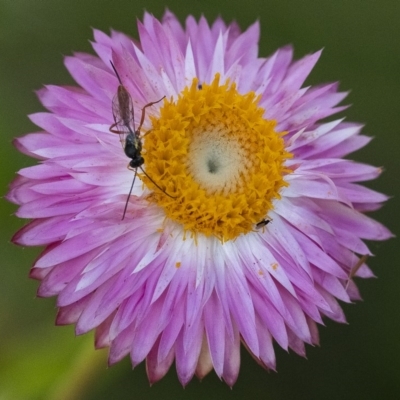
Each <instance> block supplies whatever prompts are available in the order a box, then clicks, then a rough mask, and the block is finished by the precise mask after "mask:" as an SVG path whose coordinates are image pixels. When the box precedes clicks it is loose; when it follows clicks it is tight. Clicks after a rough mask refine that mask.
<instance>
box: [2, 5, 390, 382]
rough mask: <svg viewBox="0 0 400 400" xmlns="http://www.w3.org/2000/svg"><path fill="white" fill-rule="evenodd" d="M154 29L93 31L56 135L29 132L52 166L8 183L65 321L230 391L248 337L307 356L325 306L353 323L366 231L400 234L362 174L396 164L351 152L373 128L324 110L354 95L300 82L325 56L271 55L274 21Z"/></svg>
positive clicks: (266, 355) (57, 117) (25, 145)
mask: <svg viewBox="0 0 400 400" xmlns="http://www.w3.org/2000/svg"><path fill="white" fill-rule="evenodd" d="M138 30H139V36H140V41H139V42H137V41H135V40H132V39H130V38H129V37H127V36H125V35H123V34H121V33H117V32H114V31H113V32H112V33H111V36H107V35H105V34H104V33H102V32H99V31H96V30H95V31H94V38H95V41H94V43H93V48H94V50H95V52H96V53H97V56H92V55H88V54H81V53H78V54H75V55H74V56H73V57H66V59H65V65H66V67H67V69H68V70H69V72H70V73H71V75H72V76H73V78H74V79H75V80H76V82H77V83H78V84H79V85H80V88H77V87H58V86H46V87H45V88H44V89H42V90H40V91H39V93H38V95H39V98H40V100H41V102H42V103H43V105H44V106H45V107H46V108H47V109H48V110H49V111H50V112H45V113H37V114H34V115H32V116H31V119H32V121H33V122H34V123H35V124H36V125H38V126H39V127H40V128H41V129H42V130H43V131H42V132H39V133H32V134H29V135H27V136H24V137H22V138H18V139H16V141H15V145H16V147H17V148H18V149H19V150H20V151H21V152H23V153H25V154H28V155H30V156H32V157H34V158H36V159H39V160H40V163H39V164H38V165H35V166H33V167H29V168H24V169H22V170H20V171H19V173H18V177H17V178H16V179H15V181H14V182H13V183H12V185H11V190H10V192H9V194H8V199H9V200H10V201H12V202H14V203H16V204H18V205H20V208H19V209H18V211H17V215H18V216H19V217H21V218H30V219H32V221H31V222H30V223H29V224H28V225H26V226H25V227H24V228H22V229H21V230H20V231H19V232H17V233H16V235H15V236H14V238H13V241H14V242H15V243H17V244H20V245H24V246H45V249H44V251H43V253H42V254H41V255H40V256H39V258H38V259H37V261H36V262H35V264H34V266H33V268H32V270H31V277H32V278H35V279H38V280H40V281H41V284H40V287H39V290H38V295H39V296H41V297H49V296H58V300H57V306H58V308H59V311H58V316H57V324H60V325H63V324H76V333H77V334H83V333H85V332H88V331H90V330H92V329H95V330H96V346H97V347H98V348H101V347H107V346H109V347H110V354H109V362H110V364H113V363H116V362H117V361H119V360H121V359H122V358H123V357H125V356H127V355H128V354H130V358H131V360H132V364H133V366H136V365H137V364H139V363H141V362H142V361H143V360H146V363H147V364H146V365H147V374H148V376H149V379H150V381H151V382H155V381H157V380H159V379H161V378H162V377H163V376H164V375H165V374H166V372H167V371H168V369H169V368H170V366H171V364H172V363H173V361H175V363H176V369H177V374H178V377H179V379H180V381H181V382H182V384H186V383H187V382H188V381H189V380H190V379H191V378H192V377H193V375H194V374H196V375H197V376H199V377H200V378H201V377H203V376H205V375H206V374H207V373H208V372H209V371H210V370H212V369H214V370H215V372H216V373H217V375H218V376H219V377H221V378H222V379H223V380H224V381H225V382H227V384H228V385H230V386H232V385H233V384H234V383H235V381H236V379H237V376H238V372H239V366H240V343H243V345H244V346H245V347H246V348H247V349H248V351H249V352H250V353H251V354H252V356H253V357H254V358H255V359H256V360H257V362H259V363H260V364H261V365H263V366H264V367H266V368H270V369H275V355H274V349H273V342H274V341H275V342H276V343H277V344H279V345H280V346H281V347H283V348H284V349H288V348H291V349H293V350H294V351H295V352H297V353H299V354H300V355H304V354H305V346H304V344H305V343H308V344H317V343H318V330H317V324H322V323H323V320H322V318H323V317H324V316H326V317H329V318H331V319H333V320H335V321H338V322H344V321H345V317H344V315H343V312H342V310H341V308H340V306H339V304H338V301H337V300H341V301H344V302H349V301H352V300H357V299H359V298H360V296H359V293H358V291H357V288H356V286H355V284H354V282H353V279H352V278H353V276H355V275H356V276H359V277H363V278H367V277H370V276H372V272H371V271H370V269H369V268H368V267H367V265H366V264H365V260H366V257H365V256H366V255H369V254H371V253H370V251H369V249H368V248H367V246H366V245H365V244H364V242H363V241H362V239H369V240H384V239H387V238H389V237H390V236H391V233H390V232H389V231H388V230H387V229H386V228H385V227H384V226H382V225H381V224H379V223H378V222H376V221H374V220H373V219H371V218H370V217H368V216H366V215H365V214H364V212H367V211H372V210H376V209H377V208H379V207H380V205H381V204H382V203H383V202H384V201H385V200H387V197H386V196H385V195H383V194H380V193H377V192H375V191H373V190H371V189H367V188H365V187H363V186H361V185H359V184H358V182H361V181H366V180H370V179H373V178H376V177H377V176H379V174H380V173H381V169H380V168H376V167H372V166H369V165H365V164H360V163H356V162H353V161H350V160H347V159H343V157H344V156H346V155H347V154H348V153H350V152H352V151H355V150H357V149H359V148H361V147H363V146H364V145H366V144H367V143H368V142H369V140H370V138H368V137H366V136H363V135H361V134H360V130H361V126H360V125H358V124H354V123H348V122H344V121H343V120H342V119H336V120H333V121H330V122H320V120H322V119H324V118H326V117H329V116H331V115H333V114H335V113H337V112H339V111H341V110H343V109H344V108H345V107H343V106H337V105H338V103H340V102H341V100H343V99H344V98H345V96H346V93H342V92H338V85H337V84H335V83H334V84H325V85H321V86H318V87H302V85H303V83H304V81H305V79H306V77H307V76H308V74H309V73H310V71H311V70H312V68H313V66H314V65H315V63H316V62H317V60H318V58H319V56H320V52H317V53H314V54H311V55H308V56H306V57H304V58H303V59H301V60H299V61H297V62H293V61H292V57H293V51H292V48H291V47H284V48H281V49H279V50H278V51H276V52H275V53H274V54H273V55H272V56H270V57H268V58H259V57H258V45H257V42H258V39H259V24H258V23H255V24H253V25H252V26H251V27H250V28H248V29H247V30H246V31H245V32H243V33H241V32H240V30H239V28H238V26H237V25H236V24H235V23H232V24H231V25H228V26H227V25H226V24H225V23H224V22H223V21H222V20H221V19H217V20H216V21H215V22H214V23H213V24H212V25H211V26H209V25H208V23H207V21H206V19H205V18H204V17H202V18H201V19H200V21H199V22H196V21H195V19H194V18H193V17H188V18H187V20H186V25H185V28H183V27H182V26H181V25H180V24H179V22H178V21H177V19H176V17H175V16H174V15H173V14H172V13H171V12H168V11H167V12H166V13H165V15H164V17H163V19H162V21H161V22H160V21H158V20H157V19H155V18H154V17H152V16H151V15H149V14H145V16H144V21H143V23H140V22H139V23H138ZM110 61H112V63H113V64H112V65H111V63H110ZM113 66H115V71H114V70H113V68H112V67H113ZM117 74H118V76H117ZM118 78H119V79H120V81H118ZM117 92H118V93H120V97H119V96H118V95H117V97H115V95H116V93H117ZM121 93H122V94H121ZM121 96H122V97H121ZM163 96H165V98H163ZM113 99H114V100H113ZM160 99H162V100H160ZM141 109H143V110H144V111H143V112H141V111H140V110H141ZM133 112H135V113H136V114H135V119H133ZM113 113H114V116H113ZM114 122H115V123H114ZM110 127H111V129H110ZM116 132H117V133H120V136H121V138H122V140H123V142H122V145H123V149H121V143H120V138H119V137H118V135H116V134H115V133H116ZM128 137H129V141H128V139H127V138H128ZM124 140H125V142H124ZM141 146H143V148H141ZM123 150H125V152H124V151H123ZM126 156H128V157H129V158H127V157H126ZM142 157H143V160H142ZM143 162H144V163H143ZM127 163H130V168H126V166H127ZM136 175H137V176H138V177H139V178H140V179H136V180H134V177H136ZM132 182H133V183H132ZM131 185H132V195H131V196H130V197H129V198H128V200H127V196H128V193H129V188H130V186H131ZM125 205H126V213H124V211H123V210H124V207H125ZM121 218H122V219H121Z"/></svg>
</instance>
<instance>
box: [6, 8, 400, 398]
mask: <svg viewBox="0 0 400 400" xmlns="http://www.w3.org/2000/svg"><path fill="white" fill-rule="evenodd" d="M166 6H168V7H169V8H170V9H171V10H172V11H173V12H175V13H176V14H177V16H178V17H179V18H180V20H181V21H183V20H184V18H185V17H186V16H187V15H188V14H193V15H194V16H195V17H196V18H198V17H199V16H200V15H201V14H202V13H204V15H205V16H206V17H207V18H208V19H209V20H211V21H212V20H213V19H214V18H216V16H217V15H221V16H222V17H223V18H224V19H225V21H226V22H229V21H231V20H232V19H236V20H237V21H238V22H239V24H240V25H241V27H242V28H243V29H244V28H246V27H247V26H248V25H249V24H251V23H253V21H254V20H255V19H257V18H259V20H260V22H261V33H262V36H261V43H260V55H261V56H267V55H268V54H270V53H271V52H273V51H274V50H275V49H276V48H277V47H279V46H282V45H285V44H287V43H293V44H294V46H295V54H296V58H299V57H301V56H303V55H305V54H308V53H310V52H312V51H316V50H318V49H320V48H322V47H324V52H323V55H322V58H321V60H320V61H319V63H318V64H317V66H316V68H315V70H314V71H313V73H312V76H311V78H310V79H309V81H308V83H310V84H316V83H320V82H327V81H336V80H340V82H341V85H340V88H341V89H342V90H350V89H351V94H350V96H349V97H348V99H347V101H346V104H349V103H351V104H353V106H352V107H351V108H350V109H349V110H347V111H346V112H345V114H346V116H347V120H349V121H359V122H363V123H365V124H366V127H365V129H364V133H366V134H368V135H371V136H374V137H375V139H374V140H373V142H372V143H371V144H370V145H369V146H368V147H367V148H365V149H363V150H361V151H359V152H357V153H356V154H355V155H354V156H352V158H354V159H357V160H362V161H364V162H367V163H370V164H374V165H378V166H382V165H383V166H384V167H385V173H384V174H383V175H382V176H381V178H380V179H379V180H377V181H373V182H369V183H368V185H369V186H370V187H372V188H374V189H376V190H378V191H381V192H384V193H387V194H389V195H392V196H394V198H393V199H391V200H390V201H389V202H388V204H387V205H386V206H385V207H384V208H383V210H380V211H379V212H376V213H375V214H374V217H376V218H377V219H379V220H380V221H382V222H383V223H385V224H386V225H387V226H389V228H390V229H391V230H392V231H393V232H394V233H396V232H399V211H398V210H399V206H400V205H399V202H398V199H399V197H400V196H399V191H400V189H399V158H400V157H399V134H400V132H399V122H398V119H399V118H398V117H399V114H400V112H399V104H400V101H399V93H400V79H399V77H400V76H399V71H400V40H399V39H400V22H399V21H400V2H399V1H398V0H393V1H374V0H336V1H312V0H303V1H297V0H291V1H288V0H287V1H285V0H280V1H278V0H267V1H263V2H261V1H254V0H247V1H238V0H229V1H228V0H219V1H218V2H216V1H211V0H208V1H205V0H204V1H200V0H198V1H192V2H190V1H181V0H176V1H169V0H167V1H166V2H165V3H164V2H160V1H149V0H146V1H144V0H136V1H122V0H113V1H107V0H79V1H78V0H68V1H61V0H34V1H33V0H1V1H0V132H1V137H2V141H1V145H0V160H1V163H2V164H1V174H0V179H1V181H0V183H1V188H0V194H5V193H6V192H7V185H8V184H9V182H10V181H11V180H12V179H13V177H14V174H15V172H16V171H17V170H19V169H20V168H23V167H26V166H28V165H31V164H32V163H33V161H32V160H31V159H29V158H27V157H25V156H23V155H21V154H19V153H18V152H17V151H16V150H15V149H14V148H13V146H12V144H11V141H12V138H13V137H15V136H21V135H22V134H25V133H28V132H30V131H35V130H36V129H37V128H35V127H34V126H33V125H32V124H31V123H30V122H29V120H28V119H27V117H26V115H27V114H29V113H33V112H36V111H41V110H42V107H41V105H40V104H39V102H38V100H37V99H36V97H35V94H34V90H36V89H39V88H40V87H41V86H42V85H43V84H47V83H52V84H60V85H62V84H73V82H72V79H71V78H70V77H69V75H68V73H67V71H66V70H65V68H64V67H63V64H62V56H63V55H69V54H71V53H72V51H87V52H91V51H92V50H91V47H90V44H89V40H90V39H92V32H91V28H90V27H95V28H98V29H101V30H104V31H105V32H109V28H111V27H112V28H114V29H116V30H121V31H124V32H126V33H128V34H130V35H132V36H136V32H137V31H136V18H142V16H143V11H144V9H146V10H148V11H150V12H152V13H153V14H154V15H155V16H156V17H161V15H162V14H163V11H164V9H165V7H166ZM15 209H16V207H15V206H14V205H12V204H9V203H7V202H6V201H4V200H3V201H1V203H0V211H1V224H0V233H1V236H2V241H1V267H0V399H1V400H3V399H64V400H65V399H85V400H86V399H89V400H91V399H93V400H94V399H111V398H118V399H168V398H171V399H172V398H173V399H183V398H184V399H205V398H207V399H214V398H215V399H217V398H221V397H224V398H227V399H229V398H232V399H242V398H244V397H246V398H252V399H273V400H280V399H353V398H360V399H378V398H379V399H380V398H400V376H399V375H400V357H399V356H400V351H399V350H400V340H399V331H400V329H399V328H400V324H399V308H400V302H399V287H400V279H399V278H400V272H399V259H398V252H396V249H397V246H398V243H397V240H396V239H392V240H390V241H388V242H385V243H372V244H371V249H372V251H373V252H374V253H375V254H376V257H374V258H373V259H370V261H369V265H370V266H371V267H372V269H373V270H374V272H375V273H376V275H377V276H378V277H379V279H377V280H375V279H372V280H364V281H360V280H358V284H359V287H360V289H361V293H362V295H363V297H364V301H363V302H360V303H358V304H356V305H347V304H345V305H343V307H344V309H345V312H346V315H347V318H348V322H349V325H339V324H336V323H333V322H331V321H327V323H326V325H327V327H321V328H320V334H321V347H320V348H312V347H310V346H308V347H307V355H308V359H303V358H301V357H299V356H297V355H295V354H293V353H292V354H287V353H285V352H284V351H282V350H280V349H277V359H278V373H274V372H271V373H267V372H265V371H264V370H263V369H262V368H261V367H259V366H258V365H257V364H256V363H255V362H254V361H253V360H252V359H251V358H250V357H249V356H248V355H247V354H246V352H244V351H243V352H242V365H241V371H240V375H239V379H238V381H237V383H236V385H235V386H234V388H233V390H231V389H229V388H228V387H227V386H226V385H225V384H224V383H222V382H220V381H219V380H218V378H217V377H216V376H215V374H214V373H213V372H212V373H210V375H209V376H207V377H206V378H205V379H204V380H203V381H202V382H198V381H197V379H194V380H193V381H192V382H190V384H189V385H188V386H187V387H186V388H185V389H183V388H182V387H181V385H180V384H179V382H178V380H177V377H176V373H175V371H174V369H171V371H170V372H169V373H168V375H167V377H166V378H164V379H163V380H162V381H161V382H159V383H157V384H155V385H154V386H153V387H151V388H150V387H149V384H148V382H147V379H146V376H145V369H144V366H143V365H141V366H139V367H138V368H136V369H135V370H134V371H132V370H131V367H130V363H129V360H127V359H126V360H124V361H123V362H121V363H120V364H118V365H116V366H114V367H112V368H109V369H107V368H106V361H105V360H106V352H94V351H92V349H91V348H92V341H93V338H92V335H86V336H83V337H78V338H76V337H75V336H74V334H73V328H72V327H54V318H55V313H56V310H55V301H54V299H35V292H36V288H37V285H38V284H37V282H36V281H32V280H29V279H28V272H29V268H30V265H31V264H32V262H33V260H34V258H35V256H36V255H37V254H38V252H39V249H27V248H26V249H23V248H20V247H17V246H14V245H12V244H11V243H10V242H9V240H10V237H11V236H12V234H13V232H15V231H16V230H17V229H18V228H19V227H21V226H22V225H23V221H20V220H18V219H17V218H16V217H14V216H13V215H12V214H13V212H14V211H15Z"/></svg>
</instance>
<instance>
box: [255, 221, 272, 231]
mask: <svg viewBox="0 0 400 400" xmlns="http://www.w3.org/2000/svg"><path fill="white" fill-rule="evenodd" d="M270 222H271V220H270V219H263V220H262V221H260V222H258V223H257V224H256V229H261V228H264V227H265V226H267V225H268V224H269V223H270Z"/></svg>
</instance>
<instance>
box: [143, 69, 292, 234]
mask: <svg viewBox="0 0 400 400" xmlns="http://www.w3.org/2000/svg"><path fill="white" fill-rule="evenodd" d="M219 79H220V76H219V74H216V76H215V78H214V80H213V82H212V83H211V84H210V85H207V84H203V85H201V86H199V85H198V81H197V79H194V80H193V82H192V85H191V86H190V87H186V88H185V89H184V90H183V91H182V92H181V94H180V95H179V96H178V99H175V100H174V101H173V100H171V101H169V100H164V103H163V105H162V107H161V109H160V115H159V116H158V117H151V122H152V125H153V126H152V129H151V130H150V131H148V132H147V133H146V136H145V138H144V143H143V157H144V159H145V164H144V165H145V167H146V173H147V174H148V175H149V176H150V177H151V178H152V179H153V180H154V181H155V182H156V183H157V184H158V185H159V186H160V188H162V189H163V190H164V191H165V192H166V193H167V194H168V195H170V196H172V197H173V198H171V197H169V196H168V195H166V194H165V193H163V192H162V191H161V190H160V189H159V188H157V187H156V186H155V185H154V184H153V183H152V182H151V181H150V180H149V179H148V178H147V177H146V176H144V175H143V174H141V178H142V180H143V181H144V182H145V184H146V185H147V186H148V187H149V188H150V189H151V190H152V191H153V192H152V193H151V195H149V196H148V200H149V201H151V202H155V203H157V204H158V205H159V206H160V207H162V208H163V209H164V211H165V214H166V216H167V217H168V218H170V219H171V220H173V221H176V222H178V223H180V224H182V226H183V228H184V230H185V231H188V232H191V233H192V234H193V235H194V236H195V235H196V234H200V233H201V234H204V235H206V236H212V235H214V236H216V237H217V238H218V239H220V240H221V241H222V242H225V241H228V240H231V239H235V238H236V237H238V236H239V235H240V234H246V233H248V232H250V231H253V230H254V226H255V225H256V224H257V223H259V222H260V221H262V220H263V219H264V218H265V217H266V215H267V214H268V212H269V211H270V210H271V209H272V201H273V200H274V199H277V198H279V197H280V196H279V190H280V189H281V187H282V186H285V185H287V183H286V182H285V181H284V180H283V176H284V175H285V173H286V172H288V171H287V169H285V167H284V162H285V160H286V158H288V157H291V154H290V153H288V152H286V151H285V147H284V141H283V138H282V136H283V135H284V132H283V133H277V132H276V131H275V130H274V127H275V125H276V122H275V121H274V120H265V119H264V118H263V114H264V110H263V109H262V108H260V107H259V106H258V101H259V97H257V96H256V95H255V93H254V92H250V93H247V94H246V95H242V94H240V93H238V91H237V90H236V85H235V84H230V83H229V81H228V82H227V83H225V84H223V85H220V83H219Z"/></svg>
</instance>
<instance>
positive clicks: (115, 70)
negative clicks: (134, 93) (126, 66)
mask: <svg viewBox="0 0 400 400" xmlns="http://www.w3.org/2000/svg"><path fill="white" fill-rule="evenodd" d="M110 64H111V66H112V68H113V70H114V72H115V75H117V78H118V81H119V83H120V85H122V81H121V77H120V76H119V73H118V71H117V69H116V68H115V66H114V64H113V62H112V61H111V60H110Z"/></svg>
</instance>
